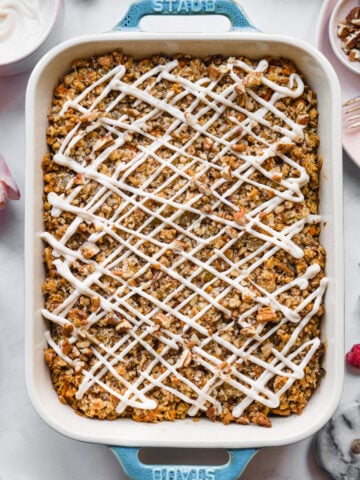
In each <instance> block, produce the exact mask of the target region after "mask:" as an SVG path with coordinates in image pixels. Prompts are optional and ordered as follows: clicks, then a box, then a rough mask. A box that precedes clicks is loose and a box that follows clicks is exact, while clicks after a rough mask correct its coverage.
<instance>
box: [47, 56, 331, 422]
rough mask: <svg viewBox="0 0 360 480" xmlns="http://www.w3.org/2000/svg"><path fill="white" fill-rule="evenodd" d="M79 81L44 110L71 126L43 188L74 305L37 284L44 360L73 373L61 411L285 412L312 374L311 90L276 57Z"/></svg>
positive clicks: (56, 267)
mask: <svg viewBox="0 0 360 480" xmlns="http://www.w3.org/2000/svg"><path fill="white" fill-rule="evenodd" d="M104 58H106V57H104ZM134 65H136V68H135V70H134ZM284 65H285V66H284ZM194 71H196V72H197V73H196V74H195V75H194V74H193V72H194ZM279 71H280V73H278V72H279ZM70 79H71V77H70ZM69 81H70V80H69ZM88 83H90V84H89V85H88V86H86V85H83V86H81V87H79V89H80V90H81V93H80V94H79V93H76V94H75V91H76V88H74V89H73V90H72V91H71V90H70V91H69V92H67V96H63V100H62V102H61V108H60V107H57V108H56V109H55V110H56V111H55V113H54V111H53V112H52V115H53V117H52V118H55V117H56V121H58V122H61V121H64V119H68V120H69V123H68V125H69V126H68V127H67V128H66V129H65V130H66V132H65V133H64V132H63V133H62V135H61V136H57V137H56V143H57V145H55V146H53V151H54V154H53V155H52V158H51V161H52V165H53V167H52V168H55V170H56V171H57V178H58V179H59V178H60V177H61V179H62V180H61V182H59V181H58V183H57V186H58V188H46V187H45V192H46V204H47V212H48V213H47V214H46V215H45V219H46V221H45V223H46V225H47V229H46V230H47V231H46V232H44V233H43V234H42V239H43V240H44V242H45V244H47V248H46V249H45V252H46V255H45V256H48V257H49V256H50V257H51V259H50V260H49V262H50V263H51V266H50V267H49V263H48V272H50V273H49V277H50V278H51V276H52V277H53V278H54V279H55V282H57V283H59V282H60V283H61V285H63V291H65V292H66V293H65V294H64V295H63V296H61V299H60V300H58V301H57V302H54V301H53V297H52V296H51V295H50V296H49V295H47V290H46V287H45V289H44V291H45V298H46V299H47V301H46V303H45V308H44V309H43V311H42V314H43V316H44V318H45V319H47V320H49V321H50V323H51V324H52V328H51V329H50V331H49V332H47V334H46V339H47V342H48V345H49V348H50V350H49V351H51V352H52V355H51V356H50V357H51V358H50V359H49V357H48V358H47V360H48V363H49V364H51V363H52V362H53V358H54V356H55V358H56V359H57V361H58V362H59V361H60V362H61V361H62V362H63V363H62V364H60V367H61V368H62V369H63V374H64V375H65V372H66V371H67V372H68V374H70V375H72V376H73V377H72V378H76V381H71V382H70V384H71V388H69V390H68V391H67V392H65V394H64V395H63V398H65V400H66V401H67V398H68V397H69V398H70V397H71V399H72V400H71V401H70V402H69V403H74V402H75V403H76V402H79V403H82V402H85V400H86V402H85V403H89V399H91V398H92V396H94V398H95V397H98V400H99V399H100V400H99V405H102V406H101V407H100V408H99V410H100V411H101V409H102V408H103V407H104V405H105V404H106V405H108V404H109V403H111V405H112V406H113V410H114V411H112V412H111V415H112V416H116V415H126V414H127V413H129V411H130V409H133V411H135V412H139V411H140V412H145V413H144V414H142V413H138V414H137V417H136V419H144V420H150V421H151V420H154V419H155V417H154V418H153V417H151V412H155V411H158V410H159V407H160V406H162V407H164V406H165V407H166V406H167V407H168V408H169V409H171V408H173V407H170V405H174V404H176V405H177V407H176V408H180V407H179V405H182V408H183V410H184V411H185V412H186V414H187V415H190V416H196V415H199V414H200V413H204V412H205V413H206V414H207V415H208V416H209V417H210V418H216V417H220V418H222V419H223V421H226V418H228V419H229V418H230V421H232V420H235V421H236V420H238V421H240V422H242V421H243V422H244V423H246V421H247V417H246V414H247V409H248V407H250V409H251V406H252V405H253V406H254V405H256V406H257V407H256V408H257V410H258V411H260V412H262V413H261V415H263V413H264V412H266V413H267V412H269V410H270V409H278V408H279V406H281V399H282V398H284V394H285V393H286V392H289V391H291V387H292V386H293V384H294V382H296V381H297V380H301V379H304V375H305V372H306V368H307V367H309V364H310V362H311V361H314V359H316V360H315V361H314V362H315V363H314V369H315V368H316V369H317V370H318V372H320V368H319V365H318V361H319V360H318V356H319V351H320V350H321V341H320V338H319V330H318V324H319V316H320V315H321V313H322V300H323V295H324V292H325V289H326V284H327V279H326V278H325V277H324V276H323V265H324V252H323V250H322V248H321V246H320V244H319V241H318V236H319V231H320V228H319V224H320V221H321V218H320V216H319V215H318V212H317V181H318V169H315V168H313V170H312V169H311V167H312V165H313V164H311V166H310V167H309V162H308V159H309V158H310V159H311V160H312V161H313V162H314V165H315V164H316V162H317V156H316V146H317V145H316V141H314V140H313V139H314V136H315V133H314V131H315V128H313V126H314V125H315V124H316V118H312V117H313V111H314V108H313V106H314V104H315V97H314V95H313V93H312V92H311V90H310V89H309V88H308V87H307V86H305V85H304V81H303V79H302V77H301V75H300V74H299V73H298V72H297V71H296V69H295V68H294V67H293V66H292V65H291V64H290V63H286V62H285V63H284V64H283V63H282V61H274V60H271V59H270V60H269V59H263V60H260V61H259V60H257V61H250V60H248V59H245V58H227V59H221V58H220V57H215V58H213V59H211V61H210V60H209V61H208V62H207V63H206V62H205V63H204V61H201V60H199V59H191V58H187V57H184V58H183V57H181V56H179V57H177V58H172V59H168V58H165V57H158V58H157V59H156V60H153V61H152V62H149V61H146V60H144V61H139V62H133V61H132V62H131V68H129V66H127V65H126V62H123V63H119V64H118V65H116V66H113V65H111V68H110V67H109V68H105V69H104V71H103V72H102V74H101V75H97V76H96V77H94V81H92V82H88ZM65 84H66V78H65ZM75 87H76V85H75ZM85 87H86V88H85ZM55 123H56V122H55ZM50 128H54V127H50ZM49 132H50V134H49ZM51 133H52V132H51V130H50V129H49V131H48V134H49V135H50V138H51V137H52V135H51ZM311 142H313V144H312V143H311ZM59 172H60V174H59ZM50 177H51V174H50ZM50 177H49V176H48V177H47V176H46V174H45V185H47V183H48V184H49V183H51V182H50V181H49V178H50ZM59 184H61V185H60V187H59ZM304 192H305V193H306V196H305V195H304ZM309 199H310V200H309ZM61 219H64V221H61V222H60V220H61ZM54 222H55V224H56V228H49V225H50V224H52V225H54ZM58 222H60V223H61V227H59V225H60V224H59V223H58ZM49 277H48V279H49ZM45 285H46V284H45ZM51 299H52V300H51ZM316 352H317V355H315V354H316ZM50 366H51V365H50ZM51 368H52V367H51ZM61 368H60V369H61ZM52 370H53V373H54V371H55V370H56V369H54V368H52ZM319 375H320V374H319V373H317V374H316V377H318V376H319ZM59 378H60V377H59V376H57V375H55V376H53V379H55V381H54V383H55V385H56V382H59ZM315 386H316V382H313V384H311V386H310V387H309V390H313V389H314V388H315ZM69 391H70V393H69ZM307 396H309V395H307ZM102 401H103V403H102ZM95 403H96V401H94V404H95ZM294 403H296V402H294ZM287 405H288V404H287ZM104 408H105V410H106V408H107V407H104ZM288 409H289V405H288V406H287V410H288ZM85 410H86V409H85ZM165 410H166V408H165ZM287 410H286V409H283V414H288V413H289V412H288V411H287ZM92 411H94V409H93V410H92ZM95 411H96V408H95ZM85 413H86V411H85ZM92 415H95V416H96V413H95V414H94V413H93V414H90V416H92ZM142 415H143V417H142ZM226 415H227V417H226ZM98 416H101V414H100V415H98ZM103 416H104V415H103ZM105 416H106V415H105ZM175 417H177V414H174V415H173V418H175ZM164 418H172V417H171V416H168V417H167V416H165V417H164ZM262 418H263V417H262ZM156 419H157V418H156ZM224 419H225V420H224ZM255 421H256V419H255ZM262 422H263V423H264V424H267V422H266V421H264V418H263V419H262V421H258V422H257V423H262Z"/></svg>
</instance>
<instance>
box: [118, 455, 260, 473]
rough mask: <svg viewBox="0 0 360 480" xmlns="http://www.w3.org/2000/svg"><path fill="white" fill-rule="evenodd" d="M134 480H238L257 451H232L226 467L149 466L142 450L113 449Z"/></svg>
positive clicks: (125, 470) (126, 471)
mask: <svg viewBox="0 0 360 480" xmlns="http://www.w3.org/2000/svg"><path fill="white" fill-rule="evenodd" d="M111 450H112V451H113V453H114V454H115V456H116V458H117V459H118V461H119V463H120V465H121V466H122V468H123V470H124V472H125V473H126V475H127V476H128V477H129V478H131V479H132V480H236V479H237V478H239V476H240V475H241V474H242V472H243V471H244V469H245V468H246V466H247V465H248V463H249V462H250V460H251V459H252V457H253V456H254V455H255V454H256V453H257V452H258V449H229V450H227V452H228V454H229V460H228V462H227V463H225V464H224V465H217V466H209V465H149V464H144V463H143V462H141V460H140V459H139V452H140V450H141V449H140V448H133V447H111Z"/></svg>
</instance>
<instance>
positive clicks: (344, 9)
mask: <svg viewBox="0 0 360 480" xmlns="http://www.w3.org/2000/svg"><path fill="white" fill-rule="evenodd" d="M359 6H360V4H359V0H339V1H338V3H337V4H336V5H335V7H334V10H333V12H332V14H331V17H330V21H329V38H330V43H331V47H332V49H333V50H334V53H335V55H336V56H337V58H338V59H339V60H340V62H341V63H342V64H343V65H345V67H346V68H348V69H350V70H351V71H352V72H355V73H360V61H359V62H351V61H350V60H349V57H348V56H347V55H346V53H345V52H344V51H343V50H342V48H341V46H340V38H339V37H338V36H337V24H338V22H339V21H340V20H343V19H344V18H345V17H346V16H347V14H348V13H349V12H350V10H351V9H352V8H353V7H359Z"/></svg>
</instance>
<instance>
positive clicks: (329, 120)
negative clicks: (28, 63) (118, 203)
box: [25, 32, 344, 448]
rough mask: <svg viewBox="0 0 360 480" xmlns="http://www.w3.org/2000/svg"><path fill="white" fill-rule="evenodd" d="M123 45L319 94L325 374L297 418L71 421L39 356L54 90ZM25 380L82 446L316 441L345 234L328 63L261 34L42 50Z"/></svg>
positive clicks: (331, 402) (45, 413) (335, 101)
mask: <svg viewBox="0 0 360 480" xmlns="http://www.w3.org/2000/svg"><path fill="white" fill-rule="evenodd" d="M119 48H122V49H123V50H124V51H125V52H127V53H129V54H131V55H134V56H135V57H139V56H141V57H144V56H147V55H150V54H153V53H167V54H173V53H176V52H186V53H190V54H192V55H199V56H205V55H209V54H217V53H221V54H223V55H240V54H244V55H247V56H250V57H254V58H256V57H264V56H266V55H273V56H286V57H288V58H291V59H292V60H293V61H294V62H295V63H296V64H297V66H298V67H299V68H300V69H301V71H302V72H303V73H304V74H305V77H306V80H307V81H308V82H309V83H310V85H311V86H312V88H313V89H315V91H316V92H317V94H318V100H319V110H320V122H319V135H320V139H321V144H320V155H321V157H322V159H323V169H322V173H321V205H320V210H321V214H322V216H323V219H324V222H323V230H322V232H323V233H322V242H323V244H324V246H325V248H326V250H327V275H328V276H329V277H330V279H331V281H330V285H329V288H328V291H327V295H326V310H327V313H326V316H325V318H324V320H323V330H322V335H323V341H324V342H325V343H326V345H327V354H326V357H325V360H324V368H325V370H326V372H327V373H326V375H325V377H324V378H323V379H322V381H321V385H320V387H319V388H318V390H317V391H316V393H315V394H314V396H313V397H312V399H311V401H310V402H309V404H308V406H307V407H306V409H305V410H304V412H303V414H302V415H301V416H295V415H294V416H291V417H289V418H274V419H273V427H272V428H270V429H266V428H261V427H257V426H254V425H251V426H240V425H227V426H225V425H223V424H221V423H213V422H210V421H209V420H207V419H204V420H201V421H200V422H198V423H195V422H193V421H192V420H191V419H189V420H183V421H175V422H161V423H158V424H142V423H136V422H134V421H132V420H124V419H119V420H116V421H100V420H90V419H87V418H84V417H80V416H78V415H76V414H75V413H74V412H73V410H72V409H71V408H70V407H69V406H65V405H63V404H61V403H60V402H59V400H58V398H57V395H56V393H55V391H54V390H53V388H52V385H51V381H50V376H49V372H48V370H47V367H46V365H45V362H44V359H43V349H44V347H45V340H44V331H45V330H46V328H47V325H46V324H45V321H44V320H43V319H42V317H41V315H40V309H41V307H42V301H43V299H42V294H41V283H42V280H43V278H44V270H43V264H42V242H41V240H40V232H42V230H43V224H42V172H41V159H42V157H43V155H44V154H45V152H46V151H47V147H46V138H45V130H46V127H47V114H48V112H49V107H50V102H51V98H52V92H53V88H54V87H55V85H56V84H57V82H58V80H59V78H60V77H61V76H62V75H63V74H64V73H65V72H66V71H67V70H69V67H70V64H71V61H72V60H74V59H75V58H81V57H86V56H91V55H96V54H100V53H103V52H107V51H111V50H112V49H119ZM26 111H27V115H26V136H27V164H26V200H25V205H26V231H25V258H26V272H25V281H26V307H25V311H26V319H25V328H26V381H27V388H28V392H29V395H30V398H31V400H32V403H33V405H34V407H35V408H36V410H37V411H38V413H39V414H40V415H41V417H42V418H43V419H44V420H45V421H46V422H47V423H48V424H49V425H50V426H52V427H53V428H55V429H56V430H57V431H59V432H61V433H63V434H65V435H67V436H69V437H72V438H75V439H79V440H84V441H89V442H97V443H105V444H109V445H119V446H166V447H203V448H205V447H218V448H221V447H224V448H226V447H227V448H230V447H231V448H244V447H259V446H269V445H282V444H286V443H291V442H295V441H298V440H301V439H303V438H305V437H306V436H309V435H311V434H313V433H314V432H315V431H317V430H318V429H319V428H321V426H322V425H324V423H325V422H326V421H327V420H328V419H329V417H330V416H331V415H332V413H333V412H334V410H335V408H336V406H337V404H338V402H339V399H340V395H341V391H342V382H343V368H344V367H343V365H344V350H343V329H344V298H343V238H342V235H343V231H342V222H343V219H342V215H343V214H342V150H341V98H340V88H339V84H338V81H337V77H336V75H335V73H334V70H333V69H332V67H331V65H330V64H329V63H328V61H327V60H326V59H325V57H323V56H322V54H320V53H319V52H318V51H316V50H315V49H314V48H312V47H310V46H309V45H307V44H306V43H305V42H303V41H301V40H299V39H290V38H287V37H280V36H274V35H266V34H262V33H237V32H231V33H221V34H212V35H211V36H210V35H204V34H184V33H182V34H176V35H174V34H166V35H164V34H156V33H132V32H126V33H108V34H100V35H91V36H86V37H82V38H79V39H73V40H70V41H68V42H65V43H63V44H61V45H59V46H57V47H56V48H55V49H53V50H52V51H51V52H49V53H48V54H47V55H46V56H45V57H44V58H43V59H42V60H41V61H40V63H39V64H38V65H37V66H36V68H35V69H34V71H33V73H32V75H31V78H30V81H29V85H28V90H27V99H26Z"/></svg>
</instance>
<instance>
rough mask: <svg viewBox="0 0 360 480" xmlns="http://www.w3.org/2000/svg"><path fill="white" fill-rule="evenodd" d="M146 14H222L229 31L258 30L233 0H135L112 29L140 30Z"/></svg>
mask: <svg viewBox="0 0 360 480" xmlns="http://www.w3.org/2000/svg"><path fill="white" fill-rule="evenodd" d="M147 15H161V16H162V15H172V16H174V15H224V16H226V17H227V18H228V19H229V21H230V23H231V29H230V31H258V29H257V28H256V27H255V26H254V25H253V24H252V22H251V21H250V20H249V18H248V17H247V15H246V13H245V12H244V10H243V9H242V8H241V6H240V5H239V4H238V3H237V2H236V1H235V0H137V1H136V2H134V3H132V4H131V5H130V7H129V9H128V11H127V12H126V14H125V15H124V17H123V19H122V20H121V21H120V22H119V23H118V24H117V25H116V26H115V27H114V28H113V30H114V31H141V28H140V21H141V19H142V18H143V17H145V16H147Z"/></svg>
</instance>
